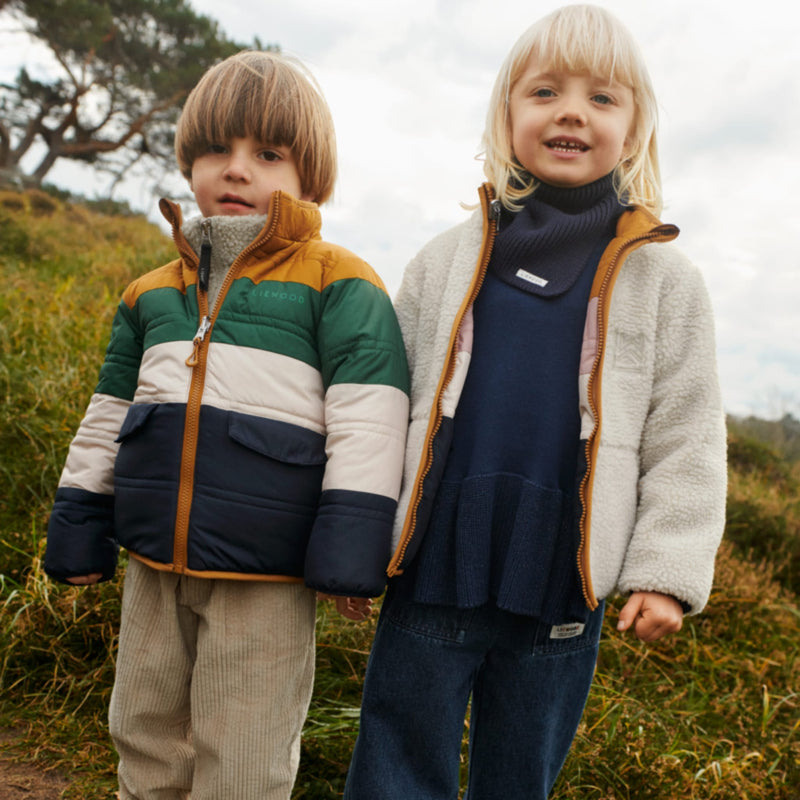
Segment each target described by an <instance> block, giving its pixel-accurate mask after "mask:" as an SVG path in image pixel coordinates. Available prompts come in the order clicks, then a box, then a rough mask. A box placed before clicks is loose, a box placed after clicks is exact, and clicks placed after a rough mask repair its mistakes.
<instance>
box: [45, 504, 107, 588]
mask: <svg viewBox="0 0 800 800" xmlns="http://www.w3.org/2000/svg"><path fill="white" fill-rule="evenodd" d="M118 553H119V545H118V544H117V542H116V541H115V539H114V497H113V495H104V494H97V493H96V492H88V491H86V490H84V489H72V488H64V489H59V490H58V491H57V492H56V499H55V503H54V505H53V512H52V514H51V515H50V521H49V523H48V526H47V548H46V550H45V556H44V571H45V572H46V573H47V574H48V575H49V576H50V577H51V578H53V579H54V580H57V581H60V582H61V583H68V581H67V578H76V577H80V576H82V575H89V574H91V573H93V572H98V573H100V574H101V575H102V577H101V581H107V580H110V579H111V578H112V577H113V576H114V572H115V571H116V567H117V555H118Z"/></svg>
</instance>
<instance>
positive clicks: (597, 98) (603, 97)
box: [592, 94, 614, 106]
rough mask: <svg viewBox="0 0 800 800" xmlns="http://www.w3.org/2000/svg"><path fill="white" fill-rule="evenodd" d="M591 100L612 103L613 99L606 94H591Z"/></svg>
mask: <svg viewBox="0 0 800 800" xmlns="http://www.w3.org/2000/svg"><path fill="white" fill-rule="evenodd" d="M592 100H593V101H594V102H595V103H599V104H600V105H603V106H606V105H613V103H614V101H613V100H612V99H611V98H610V97H609V96H608V95H607V94H596V95H593V96H592Z"/></svg>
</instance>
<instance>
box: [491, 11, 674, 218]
mask: <svg viewBox="0 0 800 800" xmlns="http://www.w3.org/2000/svg"><path fill="white" fill-rule="evenodd" d="M533 58H535V59H536V60H537V61H538V62H539V63H540V64H541V65H542V67H543V69H546V70H559V71H565V72H569V73H579V72H588V73H590V74H592V75H601V76H603V77H604V78H608V80H609V82H611V81H615V82H617V83H621V84H624V85H625V86H627V87H628V88H630V89H631V90H632V92H633V103H634V119H633V130H632V134H631V137H630V141H631V144H630V147H629V148H628V149H627V150H626V155H625V158H624V160H623V161H622V162H620V163H619V164H618V165H617V167H616V168H615V170H614V186H615V189H616V191H617V195H618V196H619V197H620V199H624V202H626V203H628V204H631V205H641V206H644V207H645V208H647V209H648V210H650V211H652V212H653V213H654V214H659V213H660V212H661V176H660V172H659V166H658V146H657V142H656V127H657V123H658V108H657V106H656V99H655V94H654V92H653V86H652V83H651V81H650V76H649V74H648V72H647V67H646V66H645V63H644V60H643V58H642V55H641V52H640V51H639V47H638V46H637V44H636V42H635V41H634V39H633V37H632V36H631V34H630V33H629V31H628V30H627V28H625V27H624V26H623V25H622V23H621V22H620V21H619V20H618V19H617V18H616V17H614V16H613V15H612V14H611V13H609V12H608V11H606V10H605V9H602V8H599V7H598V6H593V5H572V6H564V7H563V8H560V9H558V10H556V11H554V12H552V13H551V14H548V15H547V16H546V17H544V18H543V19H541V20H539V21H538V22H536V23H534V24H533V25H532V26H531V27H530V28H528V30H527V31H525V33H523V34H522V36H521V37H520V38H519V39H518V40H517V42H516V44H515V45H514V46H513V47H512V48H511V52H510V53H509V54H508V56H507V57H506V60H505V61H504V62H503V66H502V67H501V68H500V73H499V74H498V76H497V80H496V81H495V85H494V89H493V91H492V96H491V100H490V101H489V112H488V114H487V116H486V128H485V130H484V133H483V150H484V156H485V161H484V173H485V174H486V177H487V178H488V179H489V181H490V182H491V183H492V184H493V185H494V188H495V191H496V193H497V197H498V199H499V200H500V201H501V202H502V203H503V205H504V206H506V207H507V208H510V209H512V210H513V209H518V208H520V204H519V200H520V199H521V198H523V197H525V196H526V195H528V194H530V193H531V192H532V191H534V190H535V189H536V185H537V183H536V180H535V178H534V177H533V176H532V175H531V174H530V173H528V172H527V171H526V170H525V169H524V167H522V165H521V164H520V163H519V162H518V161H517V160H516V158H515V157H514V153H513V151H512V147H511V119H510V114H509V98H510V96H511V92H512V90H513V88H514V86H515V84H516V82H517V81H518V80H519V78H520V77H521V75H522V74H523V73H524V72H525V69H526V68H527V66H528V63H529V62H530V60H531V59H533Z"/></svg>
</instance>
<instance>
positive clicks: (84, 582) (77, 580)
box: [67, 572, 103, 586]
mask: <svg viewBox="0 0 800 800" xmlns="http://www.w3.org/2000/svg"><path fill="white" fill-rule="evenodd" d="M102 577H103V576H102V574H101V573H99V572H92V573H91V574H89V575H78V576H76V577H74V578H67V581H68V582H69V583H71V584H72V585H73V586H91V585H92V584H93V583H97V582H98V581H99V580H100V578H102Z"/></svg>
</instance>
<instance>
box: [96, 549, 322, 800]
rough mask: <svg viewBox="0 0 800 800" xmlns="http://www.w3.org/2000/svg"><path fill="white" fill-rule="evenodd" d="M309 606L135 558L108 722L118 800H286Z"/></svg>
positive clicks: (310, 633) (255, 585)
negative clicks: (116, 769)
mask: <svg viewBox="0 0 800 800" xmlns="http://www.w3.org/2000/svg"><path fill="white" fill-rule="evenodd" d="M315 606H316V601H315V596H314V592H312V591H311V590H310V589H307V588H306V587H305V586H303V585H302V584H298V583H272V582H251V581H234V580H214V579H203V578H193V577H189V576H180V575H174V574H171V573H166V572H159V571H157V570H154V569H152V568H151V567H148V566H146V565H144V564H142V563H141V562H139V561H137V560H135V559H133V558H132V559H131V560H130V563H129V565H128V571H127V575H126V577H125V587H124V591H123V598H122V621H121V625H120V638H119V653H118V656H117V673H116V680H115V683H114V690H113V693H112V696H111V706H110V710H109V723H110V730H111V736H112V737H113V739H114V744H115V745H116V748H117V752H118V753H119V758H120V761H119V786H120V798H121V800H185V799H186V798H189V797H191V800H288V798H289V796H290V793H291V789H292V785H293V783H294V779H295V776H296V773H297V767H298V763H299V759H300V732H301V729H302V726H303V722H304V720H305V717H306V713H307V711H308V705H309V702H310V700H311V692H312V688H313V682H314V622H315ZM190 793H191V794H190Z"/></svg>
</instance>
